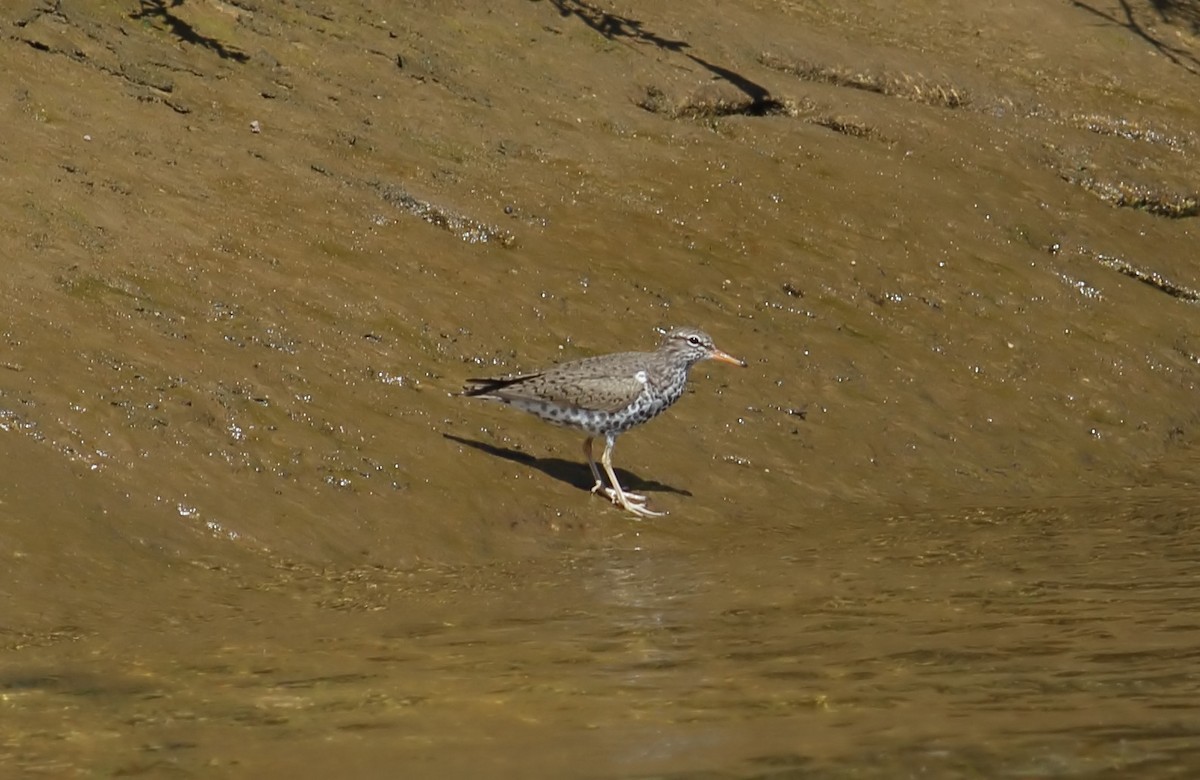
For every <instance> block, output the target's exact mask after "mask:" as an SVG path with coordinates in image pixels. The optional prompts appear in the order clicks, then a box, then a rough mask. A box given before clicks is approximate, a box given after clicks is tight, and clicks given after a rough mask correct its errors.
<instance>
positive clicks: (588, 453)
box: [583, 436, 646, 504]
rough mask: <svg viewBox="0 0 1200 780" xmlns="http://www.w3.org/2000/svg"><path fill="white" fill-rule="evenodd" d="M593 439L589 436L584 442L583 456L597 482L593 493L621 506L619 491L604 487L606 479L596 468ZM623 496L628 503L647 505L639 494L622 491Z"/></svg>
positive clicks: (593, 487) (643, 497)
mask: <svg viewBox="0 0 1200 780" xmlns="http://www.w3.org/2000/svg"><path fill="white" fill-rule="evenodd" d="M593 438H594V437H592V436H589V437H587V438H586V439H584V440H583V456H584V457H585V458H587V462H588V468H590V469H591V470H592V477H593V478H595V480H596V484H594V485H592V492H593V493H603V494H604V495H605V496H606V497H607V498H608V500H609V501H612V502H613V503H614V504H619V503H621V502H620V500H619V499H618V498H617V491H616V490H614V489H613V488H610V487H605V486H604V479H603V478H602V477H601V476H600V469H598V468H596V459H595V458H593V457H592V439H593ZM617 487H618V488H619V487H620V486H619V485H618V486H617ZM621 494H622V495H624V496H625V499H626V500H627V501H635V502H637V503H639V504H644V503H646V497H645V496H643V495H641V494H639V493H626V492H625V491H623V490H622V491H621Z"/></svg>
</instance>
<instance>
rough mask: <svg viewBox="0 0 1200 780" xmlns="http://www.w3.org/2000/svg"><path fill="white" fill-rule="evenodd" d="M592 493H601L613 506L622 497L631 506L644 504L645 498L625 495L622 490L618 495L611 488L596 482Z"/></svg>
mask: <svg viewBox="0 0 1200 780" xmlns="http://www.w3.org/2000/svg"><path fill="white" fill-rule="evenodd" d="M592 492H593V493H603V494H604V495H605V496H606V497H607V498H608V500H609V501H611V502H613V503H614V504H620V503H621V497H622V496H624V497H625V500H626V501H627V502H629V503H633V504H644V503H646V497H645V496H643V495H642V494H641V493H627V492H625V491H624V490H622V491H621V492H620V493H618V492H617V491H615V490H613V489H612V488H610V487H605V486H604V485H602V484H601V483H599V482H597V483H596V486H595V487H593V488H592Z"/></svg>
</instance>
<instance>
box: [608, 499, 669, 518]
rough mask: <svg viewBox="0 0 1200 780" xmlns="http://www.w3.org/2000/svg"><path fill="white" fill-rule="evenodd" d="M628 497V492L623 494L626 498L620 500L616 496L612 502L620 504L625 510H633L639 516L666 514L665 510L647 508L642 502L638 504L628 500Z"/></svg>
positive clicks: (660, 515)
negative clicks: (657, 510)
mask: <svg viewBox="0 0 1200 780" xmlns="http://www.w3.org/2000/svg"><path fill="white" fill-rule="evenodd" d="M629 497H630V496H629V494H628V493H626V494H625V499H626V500H624V501H622V500H620V499H619V498H618V499H614V500H613V503H614V504H620V506H621V508H622V509H624V510H626V511H627V512H633V513H634V514H635V515H638V516H639V517H662V516H663V515H665V514H666V512H655V511H654V510H653V509H647V508H646V506H645V505H644V504H638V503H635V502H633V501H629V500H628V499H629Z"/></svg>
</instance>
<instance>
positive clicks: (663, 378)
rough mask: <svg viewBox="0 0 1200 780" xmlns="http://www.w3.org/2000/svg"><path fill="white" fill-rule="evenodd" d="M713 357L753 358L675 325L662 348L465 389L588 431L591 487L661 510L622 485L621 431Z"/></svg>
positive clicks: (627, 504) (665, 402) (657, 408)
mask: <svg viewBox="0 0 1200 780" xmlns="http://www.w3.org/2000/svg"><path fill="white" fill-rule="evenodd" d="M708 359H713V360H720V361H723V362H726V363H733V364H735V365H739V366H745V365H746V363H745V361H742V360H739V359H737V358H735V357H733V356H732V355H729V354H728V353H726V352H722V351H721V350H719V349H717V348H716V347H715V346H714V345H713V341H712V339H711V338H710V337H709V336H708V334H707V333H705V332H704V331H701V330H697V329H696V328H675V329H674V330H672V331H670V332H668V333H667V334H666V335H665V336H664V337H663V341H662V345H661V346H660V347H659V348H658V350H657V351H655V352H618V353H616V354H612V355H600V356H598V357H592V358H584V359H583V360H574V361H571V362H569V363H561V364H559V365H556V366H553V367H551V368H547V369H545V370H544V371H537V372H534V373H530V374H522V375H520V376H511V377H501V378H498V379H468V380H467V387H466V388H464V390H463V394H464V395H468V396H474V397H477V398H486V399H491V400H495V401H501V402H503V403H506V404H510V405H512V406H515V407H516V408H518V409H521V410H524V411H526V412H530V413H531V414H535V415H537V416H538V417H540V418H542V419H543V420H546V421H547V422H552V423H555V424H556V425H565V426H568V427H572V428H577V429H579V430H582V431H584V432H586V433H587V434H588V438H587V439H586V440H585V441H584V454H585V455H586V456H587V459H588V465H589V466H590V467H591V469H592V476H593V477H595V479H596V484H595V486H594V487H593V488H592V491H593V492H599V491H603V492H604V493H605V495H607V496H609V498H611V499H612V501H613V503H616V504H620V505H621V506H622V507H624V508H625V509H628V510H629V511H631V512H634V513H635V514H640V515H656V514H659V513H657V512H651V511H650V510H649V509H646V507H645V506H643V505H642V504H641V503H637V502H638V501H639V500H640V501H642V502H644V501H645V499H644V498H643V497H641V496H637V495H635V494H631V493H626V492H625V491H623V490H622V489H621V486H620V485H619V484H617V479H616V475H615V474H614V473H613V471H612V463H611V461H612V449H613V446H614V443H615V440H616V437H617V436H618V435H619V434H621V433H624V432H625V431H627V430H629V429H630V428H632V427H634V426H636V425H640V424H642V423H644V422H646V421H647V420H650V419H652V418H654V417H656V416H657V415H659V414H661V413H662V411H663V410H664V409H666V408H667V407H668V406H670V405H671V404H673V403H675V402H676V401H678V400H679V397H680V396H681V395H683V390H684V387H685V386H686V385H687V376H688V370H689V369H691V367H692V366H694V365H695V364H696V363H698V362H700V361H701V360H708ZM595 436H603V437H604V439H605V448H604V455H603V456H602V457H601V461H602V463H603V464H604V468H605V471H606V472H607V474H608V478H609V482H610V483H611V487H610V488H606V487H605V486H604V481H603V479H601V477H600V472H599V470H598V469H597V468H596V462H595V460H594V459H593V458H592V454H591V452H592V438H593V437H595Z"/></svg>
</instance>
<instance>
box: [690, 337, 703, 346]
mask: <svg viewBox="0 0 1200 780" xmlns="http://www.w3.org/2000/svg"><path fill="white" fill-rule="evenodd" d="M688 343H689V344H691V345H692V346H693V347H698V346H700V337H699V336H688Z"/></svg>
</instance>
